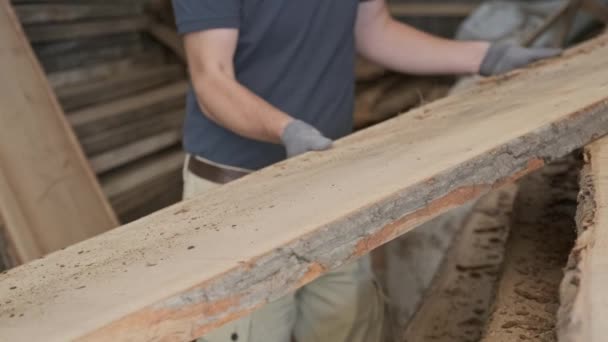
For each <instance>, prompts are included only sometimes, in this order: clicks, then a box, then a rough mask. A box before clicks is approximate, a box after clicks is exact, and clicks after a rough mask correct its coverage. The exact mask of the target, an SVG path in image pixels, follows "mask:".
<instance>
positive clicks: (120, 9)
mask: <svg viewBox="0 0 608 342" xmlns="http://www.w3.org/2000/svg"><path fill="white" fill-rule="evenodd" d="M15 11H16V12H17V16H18V17H19V20H20V21H21V23H22V24H40V23H48V22H58V21H72V20H83V19H92V18H108V17H121V16H128V15H134V14H137V12H138V7H137V6H134V5H133V4H103V3H92V4H91V3H89V4H18V5H15Z"/></svg>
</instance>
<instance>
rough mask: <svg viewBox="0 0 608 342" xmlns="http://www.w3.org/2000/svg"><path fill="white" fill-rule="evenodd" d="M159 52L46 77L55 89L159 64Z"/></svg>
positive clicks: (51, 74) (50, 74)
mask: <svg viewBox="0 0 608 342" xmlns="http://www.w3.org/2000/svg"><path fill="white" fill-rule="evenodd" d="M161 52H162V51H160V49H158V50H156V49H155V50H148V51H145V52H143V53H138V54H135V55H133V56H129V57H127V58H123V59H120V60H116V61H109V62H105V63H102V64H96V65H91V66H85V67H78V68H73V69H69V70H61V71H57V72H52V73H49V74H48V75H47V77H48V79H49V82H50V83H51V85H52V86H53V87H54V88H56V89H57V88H59V87H65V86H70V85H74V84H77V83H88V82H93V81H98V80H100V79H107V78H112V77H114V76H116V75H120V74H122V73H126V72H128V71H129V70H137V69H142V68H147V67H152V66H154V65H158V64H160V63H161V62H162V61H163V56H162V54H161Z"/></svg>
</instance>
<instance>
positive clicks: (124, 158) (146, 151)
mask: <svg viewBox="0 0 608 342" xmlns="http://www.w3.org/2000/svg"><path fill="white" fill-rule="evenodd" d="M181 136H182V133H181V130H180V129H173V130H169V131H166V132H162V133H159V134H156V135H153V136H150V137H147V138H144V139H141V140H138V141H135V142H133V143H130V144H128V145H125V146H122V147H120V148H117V149H115V150H111V151H107V152H104V153H102V154H100V155H97V156H95V157H93V158H91V159H90V161H91V167H92V168H93V170H94V171H95V172H97V173H98V174H99V173H103V172H107V171H109V170H112V169H115V168H117V167H119V166H122V165H125V164H127V163H129V162H132V161H134V160H137V159H139V158H142V157H145V156H147V155H150V154H152V153H154V152H158V151H160V150H162V149H165V148H167V147H169V146H173V145H175V144H177V143H178V142H179V141H180V140H181Z"/></svg>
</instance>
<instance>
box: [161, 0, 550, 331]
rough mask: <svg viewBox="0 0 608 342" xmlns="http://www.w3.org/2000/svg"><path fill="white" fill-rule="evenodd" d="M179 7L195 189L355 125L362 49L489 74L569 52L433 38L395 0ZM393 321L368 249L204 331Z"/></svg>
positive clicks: (213, 0)
mask: <svg viewBox="0 0 608 342" xmlns="http://www.w3.org/2000/svg"><path fill="white" fill-rule="evenodd" d="M173 5H174V8H175V14H176V18H177V26H178V30H179V32H180V33H181V34H183V36H184V44H185V48H186V53H187V57H188V64H189V68H190V76H191V79H192V89H191V91H190V93H189V94H188V98H187V115H186V121H185V125H184V146H185V149H186V151H187V152H188V158H187V160H186V165H185V172H184V181H185V185H184V197H186V198H188V197H192V196H195V195H196V194H200V193H202V192H204V191H207V190H208V189H211V188H213V187H215V186H217V185H218V184H223V183H226V182H229V181H231V180H234V179H236V178H238V177H241V176H243V175H246V174H247V173H249V172H251V171H254V170H258V169H260V168H263V167H265V166H268V165H270V164H273V163H276V162H278V161H280V160H283V159H285V158H289V157H292V156H295V155H298V154H301V153H305V152H308V151H321V150H325V149H328V148H330V147H331V145H332V141H333V140H335V139H338V138H340V137H343V136H345V135H347V134H349V133H350V132H351V128H352V123H353V122H352V120H353V103H354V60H355V54H356V53H359V54H361V55H362V56H364V57H366V58H367V59H369V60H371V61H373V62H375V63H377V64H379V65H382V66H384V67H386V68H388V69H391V70H395V71H399V72H404V73H412V74H474V73H479V74H481V75H495V74H498V73H502V72H506V71H509V70H511V69H515V68H518V67H521V66H524V65H526V64H528V63H530V62H533V61H535V60H538V59H541V58H545V57H550V56H553V55H556V54H557V53H559V51H557V50H552V49H526V48H523V47H520V46H517V45H512V44H505V43H496V44H489V43H487V42H481V41H462V42H460V41H453V40H447V39H442V38H438V37H434V36H431V35H428V34H425V33H423V32H420V31H417V30H415V29H414V28H412V27H410V26H407V25H405V24H402V23H400V22H398V21H395V20H393V19H392V18H391V17H390V15H389V13H388V10H387V7H386V4H385V0H173ZM285 229H289V227H285ZM194 271H195V270H194ZM382 326H383V303H382V298H381V296H380V294H379V292H378V289H377V286H376V284H375V283H374V278H373V276H372V274H371V272H370V270H369V258H367V257H365V258H362V259H361V260H359V261H358V262H355V263H353V264H350V265H346V266H343V267H342V268H340V269H338V270H336V271H333V272H330V273H328V274H326V275H325V276H323V277H321V278H319V279H318V280H316V281H315V282H313V283H311V284H309V285H307V286H305V287H303V288H302V289H300V290H298V291H297V292H296V293H294V294H292V295H289V296H286V297H284V298H282V299H280V300H277V301H274V302H272V303H270V304H269V305H267V306H265V307H264V308H262V309H260V310H258V311H256V312H254V313H253V314H252V315H250V316H248V317H246V318H243V319H241V320H238V321H236V322H233V323H229V324H227V325H225V326H223V327H221V328H219V329H217V330H216V331H214V332H212V333H210V334H208V335H207V336H205V337H204V338H203V340H204V341H263V342H290V341H291V340H292V338H294V339H295V340H296V341H297V342H309V341H321V342H325V341H327V342H342V341H344V342H346V341H348V342H353V341H354V342H358V341H361V342H374V341H379V340H380V339H381V333H382Z"/></svg>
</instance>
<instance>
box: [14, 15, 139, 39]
mask: <svg viewBox="0 0 608 342" xmlns="http://www.w3.org/2000/svg"><path fill="white" fill-rule="evenodd" d="M147 25H148V18H147V17H146V16H131V17H125V18H119V19H109V20H97V21H88V22H75V23H60V24H44V25H32V26H27V27H25V32H26V33H27V36H28V38H29V39H30V41H31V42H32V43H40V42H49V41H56V40H68V39H77V38H91V37H96V36H103V35H110V34H116V33H124V32H138V31H143V30H145V28H146V26H147Z"/></svg>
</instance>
